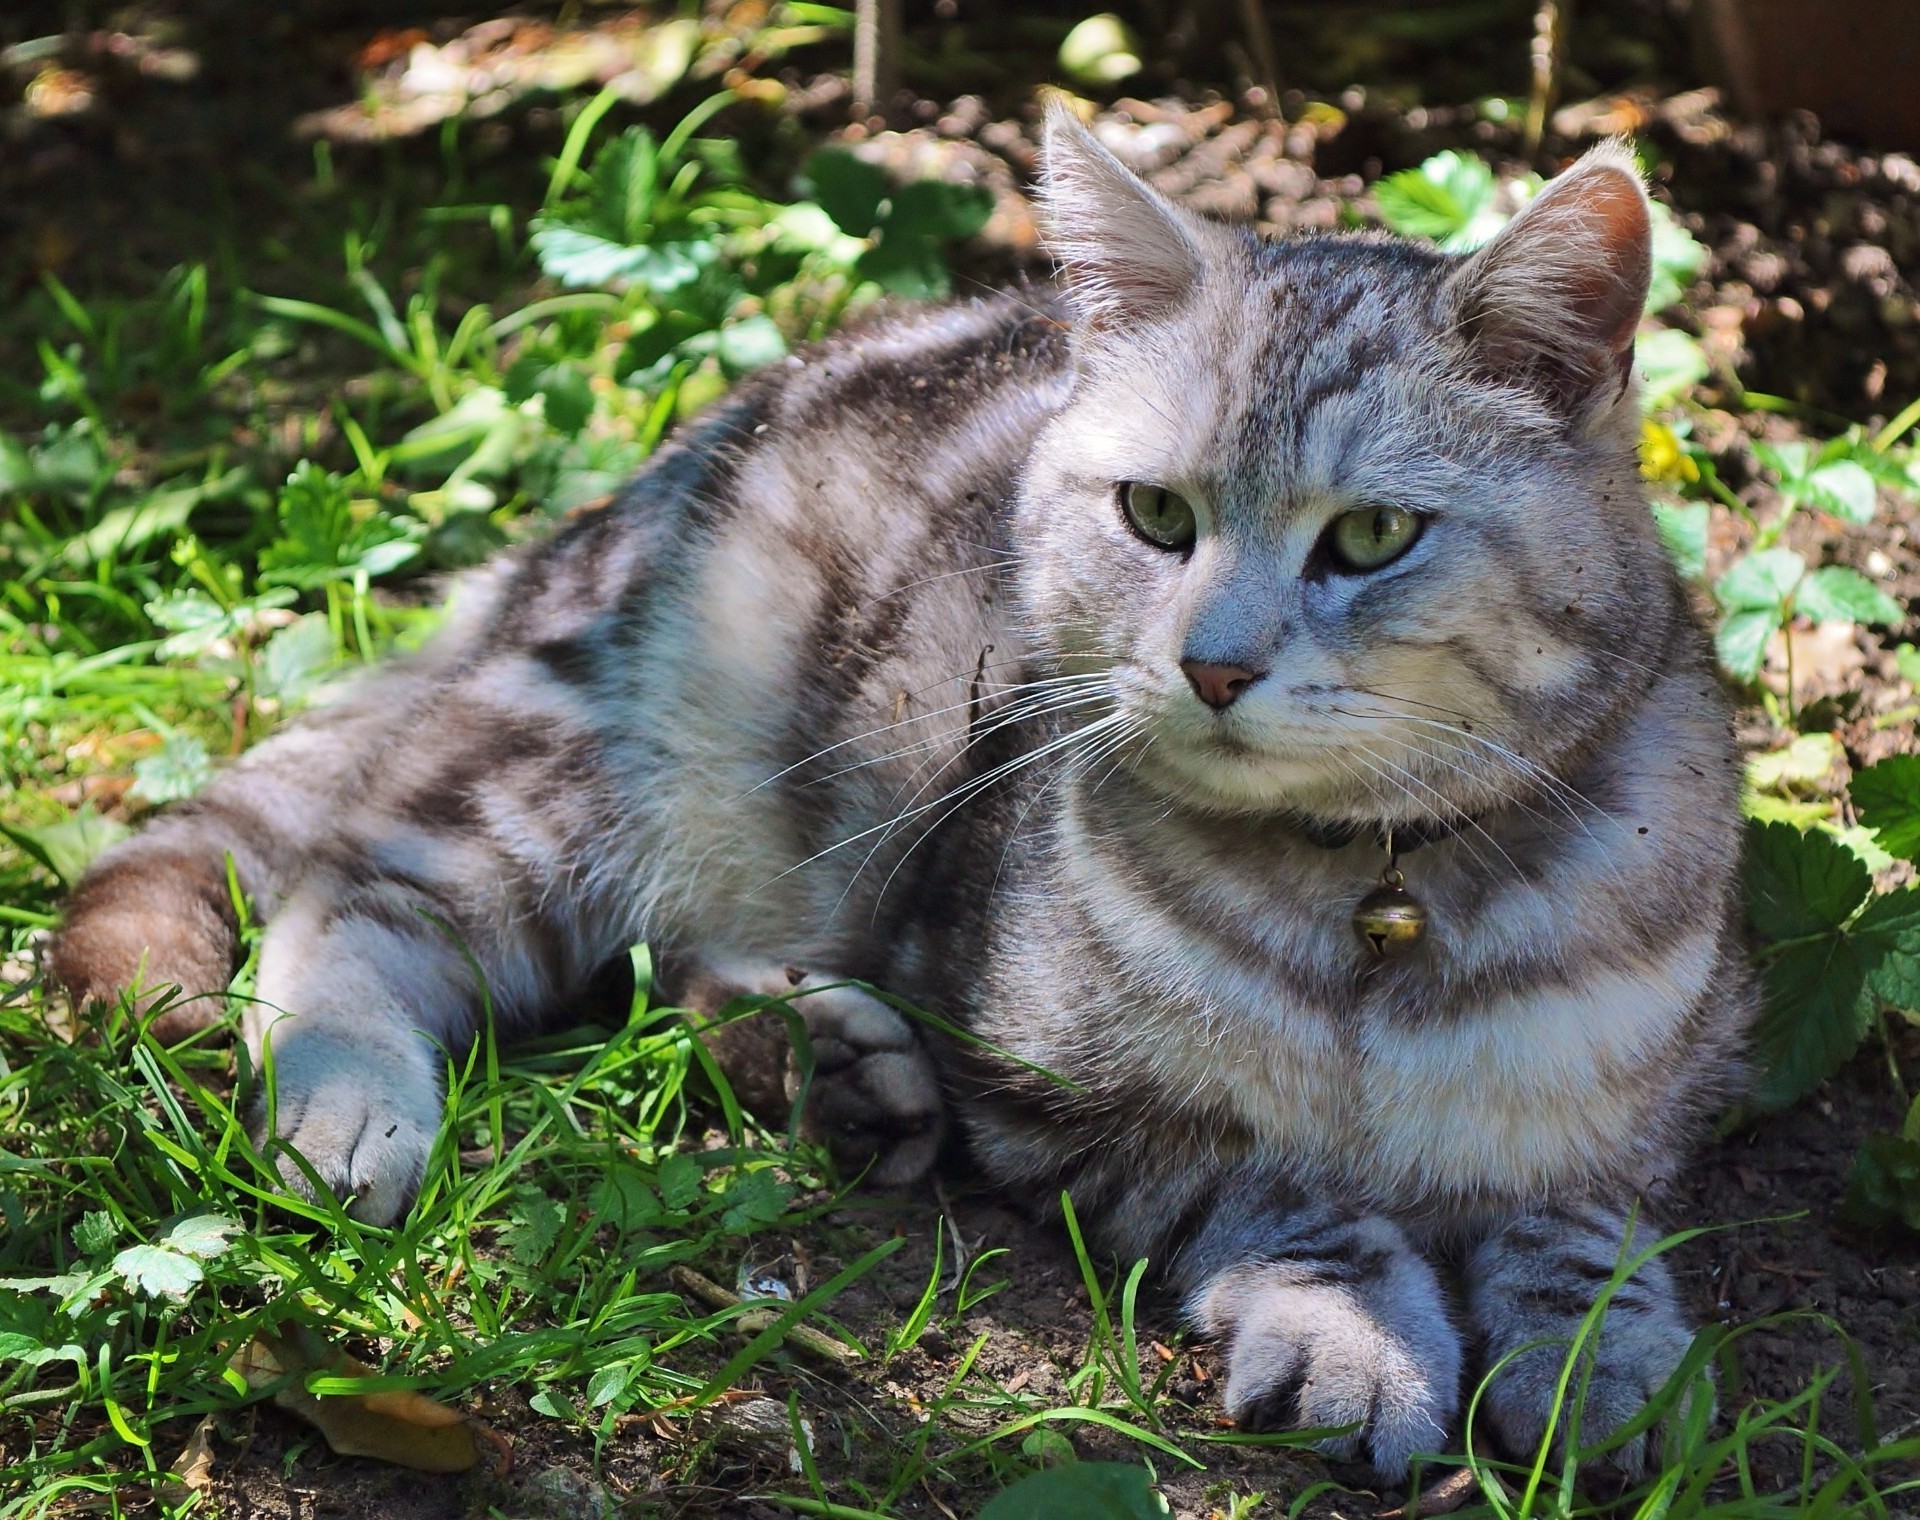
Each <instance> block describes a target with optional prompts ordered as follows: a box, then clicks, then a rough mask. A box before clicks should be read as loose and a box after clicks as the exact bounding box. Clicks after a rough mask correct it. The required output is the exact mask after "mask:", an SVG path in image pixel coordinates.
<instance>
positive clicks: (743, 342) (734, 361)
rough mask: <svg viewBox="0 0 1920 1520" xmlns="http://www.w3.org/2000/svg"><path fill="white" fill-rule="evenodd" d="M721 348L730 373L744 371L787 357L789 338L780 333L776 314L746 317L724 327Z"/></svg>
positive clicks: (721, 335)
mask: <svg viewBox="0 0 1920 1520" xmlns="http://www.w3.org/2000/svg"><path fill="white" fill-rule="evenodd" d="M717 352H718V354H719V356H720V362H721V364H722V365H724V366H725V367H726V370H727V373H728V374H730V375H743V374H745V373H746V372H747V371H748V370H755V369H758V368H760V366H761V365H763V364H771V363H773V362H774V360H776V359H780V358H784V357H785V356H786V352H787V340H786V339H785V338H783V337H782V336H781V335H780V328H779V325H778V324H777V323H775V321H774V320H773V318H772V317H769V316H765V315H755V316H751V317H742V318H741V319H740V320H739V321H738V322H730V323H728V324H727V325H726V326H725V327H723V328H721V329H720V341H719V345H718V348H717Z"/></svg>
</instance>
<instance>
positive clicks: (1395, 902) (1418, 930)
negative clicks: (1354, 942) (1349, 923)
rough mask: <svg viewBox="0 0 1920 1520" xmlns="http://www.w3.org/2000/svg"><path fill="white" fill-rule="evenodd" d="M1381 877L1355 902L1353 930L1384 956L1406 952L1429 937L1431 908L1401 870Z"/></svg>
mask: <svg viewBox="0 0 1920 1520" xmlns="http://www.w3.org/2000/svg"><path fill="white" fill-rule="evenodd" d="M1380 880H1381V885H1380V886H1378V887H1375V888H1374V889H1373V891H1371V892H1369V893H1368V894H1367V895H1366V896H1365V897H1363V898H1361V899H1360V901H1359V903H1358V904H1356V905H1355V907H1354V910H1353V932H1354V933H1356V934H1358V935H1359V936H1360V943H1361V944H1363V945H1365V946H1366V947H1367V948H1368V949H1369V950H1371V951H1372V952H1373V953H1374V954H1375V955H1377V956H1379V957H1380V958H1381V959H1383V960H1384V959H1386V958H1387V957H1389V956H1394V955H1403V954H1405V953H1406V952H1407V951H1409V950H1411V949H1412V948H1413V947H1414V946H1415V945H1417V944H1419V943H1420V941H1421V940H1422V939H1423V938H1425V937H1426V933H1427V910H1426V908H1425V907H1424V906H1423V905H1422V904H1421V902H1420V899H1419V898H1417V897H1415V896H1414V895H1413V894H1412V893H1411V892H1409V891H1408V890H1407V885H1406V878H1405V877H1403V876H1402V875H1401V874H1400V873H1399V872H1398V871H1388V872H1387V873H1386V874H1385V875H1384V876H1382V877H1381V878H1380Z"/></svg>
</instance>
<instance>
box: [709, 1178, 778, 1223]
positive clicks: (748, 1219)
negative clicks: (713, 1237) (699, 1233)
mask: <svg viewBox="0 0 1920 1520" xmlns="http://www.w3.org/2000/svg"><path fill="white" fill-rule="evenodd" d="M792 1199H793V1188H792V1186H791V1185H789V1184H788V1183H784V1182H782V1181H780V1179H779V1178H777V1177H775V1176H774V1175H773V1173H772V1172H770V1171H758V1172H746V1173H743V1174H741V1175H739V1176H738V1177H736V1178H735V1180H734V1182H733V1185H732V1186H731V1187H729V1188H728V1189H727V1191H726V1194H725V1197H724V1198H723V1200H722V1201H723V1202H724V1203H725V1204H726V1205H727V1210H726V1212H725V1213H724V1214H722V1215H721V1216H720V1227H721V1228H722V1229H725V1230H731V1231H733V1232H735V1233H737V1234H745V1233H746V1232H748V1231H751V1230H756V1229H758V1228H760V1226H762V1225H767V1224H772V1223H773V1222H774V1221H775V1220H776V1219H778V1218H779V1217H780V1216H781V1215H782V1214H784V1213H786V1211H787V1205H788V1203H790V1202H791V1201H792Z"/></svg>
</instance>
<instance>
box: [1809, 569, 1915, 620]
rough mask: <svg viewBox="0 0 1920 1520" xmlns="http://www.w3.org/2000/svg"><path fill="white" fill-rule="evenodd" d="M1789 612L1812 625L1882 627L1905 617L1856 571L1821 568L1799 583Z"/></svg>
mask: <svg viewBox="0 0 1920 1520" xmlns="http://www.w3.org/2000/svg"><path fill="white" fill-rule="evenodd" d="M1793 609H1794V611H1795V612H1801V613H1805V614H1806V616H1808V617H1810V618H1812V619H1813V620H1814V621H1815V622H1816V623H1873V624H1878V625H1880V626H1882V627H1884V626H1887V625H1890V624H1893V623H1898V622H1900V621H1902V620H1903V619H1904V618H1905V617H1906V613H1905V612H1904V611H1903V610H1902V608H1901V606H1900V604H1899V603H1898V602H1896V601H1895V600H1894V599H1893V598H1892V597H1890V596H1888V595H1887V594H1886V592H1884V591H1882V590H1881V589H1880V588H1879V587H1878V586H1876V585H1874V583H1873V582H1872V581H1870V580H1868V579H1867V578H1866V577H1865V576H1864V575H1862V574H1861V573H1860V572H1859V571H1858V570H1849V569H1847V567H1846V566H1845V565H1823V566H1821V568H1820V569H1818V570H1816V571H1814V572H1813V573H1812V574H1811V575H1809V576H1808V577H1807V578H1806V579H1805V580H1804V581H1802V582H1801V583H1800V589H1799V590H1798V591H1796V592H1795V593H1794V596H1793Z"/></svg>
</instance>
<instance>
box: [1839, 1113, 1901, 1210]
mask: <svg viewBox="0 0 1920 1520" xmlns="http://www.w3.org/2000/svg"><path fill="white" fill-rule="evenodd" d="M1840 1212H1841V1217H1843V1218H1844V1219H1846V1221H1847V1222H1848V1223H1849V1224H1853V1225H1858V1226H1860V1227H1861V1228H1863V1229H1870V1230H1873V1229H1886V1228H1889V1227H1891V1226H1894V1225H1901V1226H1904V1227H1905V1228H1907V1229H1909V1230H1915V1231H1920V1141H1915V1140H1909V1139H1907V1138H1905V1137H1904V1136H1901V1135H1870V1136H1868V1137H1867V1143H1866V1144H1865V1145H1863V1146H1862V1147H1861V1148H1860V1151H1859V1154H1857V1155H1856V1156H1855V1157H1854V1158H1853V1176H1852V1177H1851V1178H1850V1179H1849V1180H1848V1182H1847V1195H1846V1198H1845V1200H1844V1201H1843V1202H1842V1203H1841V1205H1840Z"/></svg>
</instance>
